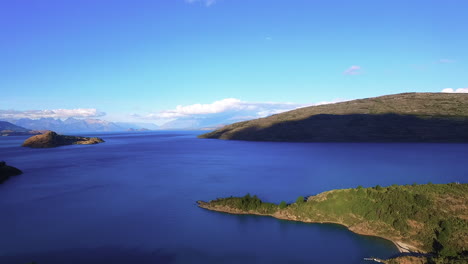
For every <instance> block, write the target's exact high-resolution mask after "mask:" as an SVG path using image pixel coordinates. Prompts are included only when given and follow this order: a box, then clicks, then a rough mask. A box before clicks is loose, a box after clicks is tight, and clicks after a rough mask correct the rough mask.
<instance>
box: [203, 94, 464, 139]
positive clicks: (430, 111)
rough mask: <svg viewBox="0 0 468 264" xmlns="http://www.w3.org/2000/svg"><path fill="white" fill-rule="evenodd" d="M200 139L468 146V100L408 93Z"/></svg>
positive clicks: (262, 121)
mask: <svg viewBox="0 0 468 264" xmlns="http://www.w3.org/2000/svg"><path fill="white" fill-rule="evenodd" d="M199 137H200V138H216V139H232V140H251V141H291V142H468V94H456V93H404V94H395V95H386V96H380V97H374V98H366V99H359V100H353V101H347V102H341V103H335V104H327V105H319V106H310V107H304V108H300V109H296V110H292V111H289V112H285V113H281V114H276V115H272V116H269V117H265V118H259V119H254V120H250V121H244V122H238V123H234V124H231V125H228V126H225V127H222V128H220V129H218V130H215V131H213V132H210V133H206V134H203V135H200V136H199Z"/></svg>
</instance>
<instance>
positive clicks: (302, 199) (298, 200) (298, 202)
mask: <svg viewBox="0 0 468 264" xmlns="http://www.w3.org/2000/svg"><path fill="white" fill-rule="evenodd" d="M296 203H297V204H303V203H304V196H299V197H297V199H296Z"/></svg>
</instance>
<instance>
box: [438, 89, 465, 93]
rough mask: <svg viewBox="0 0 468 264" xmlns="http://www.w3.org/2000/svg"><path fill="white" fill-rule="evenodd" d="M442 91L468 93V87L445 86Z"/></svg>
mask: <svg viewBox="0 0 468 264" xmlns="http://www.w3.org/2000/svg"><path fill="white" fill-rule="evenodd" d="M441 93H468V88H458V89H453V88H445V89H443V90H442V91H441Z"/></svg>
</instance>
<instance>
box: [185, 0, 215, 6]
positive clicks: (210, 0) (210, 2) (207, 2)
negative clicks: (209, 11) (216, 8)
mask: <svg viewBox="0 0 468 264" xmlns="http://www.w3.org/2000/svg"><path fill="white" fill-rule="evenodd" d="M216 1H217V0H185V2H186V3H189V4H193V3H197V2H200V3H204V4H205V6H211V5H213V4H215V3H216Z"/></svg>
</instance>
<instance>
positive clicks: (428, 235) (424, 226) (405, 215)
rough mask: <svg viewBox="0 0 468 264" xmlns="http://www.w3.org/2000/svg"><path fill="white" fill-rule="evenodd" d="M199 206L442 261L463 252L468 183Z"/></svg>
mask: <svg viewBox="0 0 468 264" xmlns="http://www.w3.org/2000/svg"><path fill="white" fill-rule="evenodd" d="M199 206H200V207H202V208H206V209H209V210H214V211H222V212H227V213H233V214H259V215H269V216H273V217H276V218H280V219H286V220H293V221H302V222H314V223H317V222H318V223H338V224H342V225H344V226H347V227H348V228H349V229H350V230H351V231H353V232H356V233H359V234H364V235H373V236H379V237H383V238H386V239H389V240H392V241H394V242H395V243H396V244H397V245H399V247H400V249H401V250H403V251H404V250H409V251H419V252H433V253H435V254H437V255H440V256H442V257H456V256H461V255H462V254H467V253H468V251H467V250H468V241H467V240H466V238H467V237H468V184H457V183H451V184H426V185H405V186H397V185H393V186H389V187H380V186H376V187H372V188H362V187H357V188H355V189H343V190H333V191H328V192H324V193H321V194H318V195H316V196H310V197H308V198H307V199H304V197H298V198H297V200H296V202H295V203H292V204H286V203H285V202H282V203H280V204H273V203H264V202H262V201H261V200H260V199H259V198H257V197H256V196H254V197H252V196H250V195H247V196H245V197H230V198H220V199H217V200H214V201H210V202H208V203H205V202H199Z"/></svg>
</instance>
